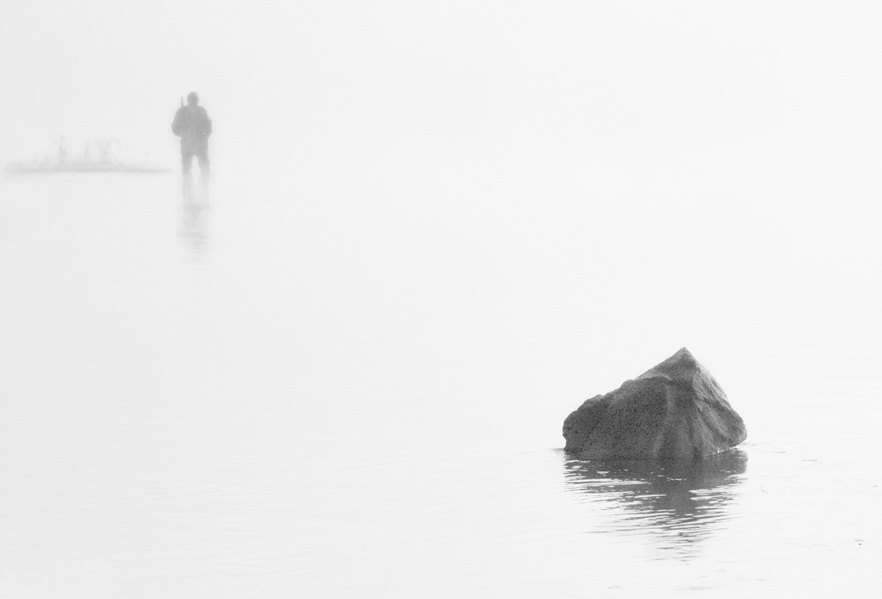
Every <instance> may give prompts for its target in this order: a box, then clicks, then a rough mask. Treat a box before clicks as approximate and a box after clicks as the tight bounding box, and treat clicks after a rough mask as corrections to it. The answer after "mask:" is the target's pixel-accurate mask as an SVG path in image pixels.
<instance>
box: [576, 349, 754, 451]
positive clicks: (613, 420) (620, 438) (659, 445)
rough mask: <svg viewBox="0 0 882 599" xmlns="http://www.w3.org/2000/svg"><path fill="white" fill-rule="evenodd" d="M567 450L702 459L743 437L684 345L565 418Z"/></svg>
mask: <svg viewBox="0 0 882 599" xmlns="http://www.w3.org/2000/svg"><path fill="white" fill-rule="evenodd" d="M563 435H564V438H565V439H566V442H567V443H566V447H565V449H566V450H567V451H568V452H570V453H573V454H575V457H577V458H580V459H586V460H596V459H676V460H700V459H702V458H704V457H707V456H710V455H713V454H715V453H719V452H721V451H726V450H727V449H731V448H732V447H735V446H736V445H738V444H739V443H741V442H742V441H744V439H746V438H747V429H746V428H745V426H744V421H743V420H741V416H739V415H738V413H737V412H736V411H735V410H733V409H732V406H730V405H729V401H728V400H727V399H726V394H725V393H724V392H723V389H722V388H720V385H719V384H718V383H717V381H715V380H714V377H712V376H711V374H710V372H708V371H707V369H705V368H704V366H702V365H701V364H699V363H698V361H696V359H695V358H694V357H692V354H691V353H689V350H687V349H686V348H685V347H684V348H683V349H681V350H680V351H678V352H677V353H675V354H674V355H673V356H671V357H670V358H668V359H667V360H665V361H664V362H662V363H661V364H659V365H658V366H656V367H655V368H652V369H651V370H648V371H646V372H644V373H643V374H641V375H640V376H639V377H637V378H636V379H634V380H629V381H625V382H624V383H622V386H621V387H619V388H618V389H616V390H615V391H613V392H611V393H607V394H606V395H598V396H597V397H593V398H591V399H589V400H587V401H585V403H583V404H582V405H581V406H580V407H579V409H578V410H576V411H575V412H573V413H572V414H570V415H569V416H568V417H567V419H566V420H565V421H564V425H563Z"/></svg>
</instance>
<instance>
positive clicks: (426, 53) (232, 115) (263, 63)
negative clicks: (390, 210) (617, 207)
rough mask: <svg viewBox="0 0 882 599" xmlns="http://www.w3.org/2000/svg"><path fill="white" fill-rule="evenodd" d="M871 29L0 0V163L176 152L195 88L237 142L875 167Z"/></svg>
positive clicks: (514, 13) (733, 15) (772, 5)
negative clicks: (814, 161) (75, 143)
mask: <svg viewBox="0 0 882 599" xmlns="http://www.w3.org/2000/svg"><path fill="white" fill-rule="evenodd" d="M880 25H882V6H880V5H879V4H878V3H877V2H847V3H842V2H823V3H819V2H765V1H763V2H699V1H694V2H681V1H678V2H658V1H651V2H584V1H582V2H547V1H543V2H512V1H506V2H473V1H467V2H457V1H449V2H443V3H419V2H417V3H415V2H404V1H401V2H389V1H386V2H333V1H332V2H328V1H323V2H308V3H304V2H259V1H258V2H224V3H214V2H169V1H166V0H154V1H151V2H131V1H119V0H116V1H111V0H81V1H77V2H68V1H47V0H7V1H6V2H4V8H3V18H2V19H0V52H2V56H3V57H4V58H3V60H2V61H0V80H2V81H3V82H4V88H5V91H4V93H3V94H2V99H0V102H2V104H0V119H2V121H0V123H2V127H0V130H2V131H3V134H2V138H3V140H2V144H0V159H3V160H4V161H6V160H10V159H21V158H26V157H27V153H28V152H29V151H33V148H34V147H35V146H37V147H42V146H43V145H45V144H47V143H49V144H50V145H51V143H52V140H54V139H57V137H58V136H60V135H62V134H65V135H68V136H69V137H73V138H79V137H83V138H97V137H115V138H123V139H124V140H125V141H127V142H128V143H131V144H134V145H139V146H144V147H146V148H149V149H151V150H158V151H164V150H166V149H168V148H169V147H170V148H172V149H173V147H174V145H173V141H174V140H172V139H169V132H168V122H167V121H170V118H171V116H170V115H171V114H172V113H173V112H174V109H175V108H176V106H177V104H178V101H179V97H180V96H181V95H185V94H186V93H187V92H188V91H190V90H191V89H195V90H198V91H199V92H200V93H201V95H202V98H203V104H204V105H205V106H206V107H207V108H208V109H209V110H210V112H211V114H212V116H213V118H214V119H215V121H216V125H217V127H218V134H219V135H221V134H222V133H230V134H232V133H235V135H234V136H231V137H230V139H233V138H235V139H237V142H238V143H240V144H242V145H248V144H252V145H253V144H257V143H261V142H262V143H267V142H271V143H274V142H277V141H280V140H283V139H286V138H287V139H293V140H298V139H301V140H302V139H310V140H311V141H316V142H317V141H318V140H325V141H326V142H327V141H328V140H329V139H333V140H336V141H339V142H340V143H344V144H345V143H349V144H361V143H365V144H370V145H371V146H372V147H373V148H375V150H379V151H382V150H383V149H384V147H383V144H384V141H385V142H389V143H395V142H402V143H403V142H407V143H411V142H412V143H415V144H417V145H418V146H423V148H424V149H426V148H428V147H429V146H434V147H436V148H453V149H454V150H455V149H456V148H457V147H458V146H471V147H475V146H476V145H477V146H484V147H490V148H496V147H505V148H509V149H511V148H513V147H517V146H521V147H522V148H523V149H524V150H525V151H527V152H530V151H533V150H534V149H535V148H537V147H542V148H543V149H545V150H547V151H551V152H560V153H561V154H562V155H565V156H574V155H577V154H580V153H581V154H583V156H584V155H586V154H589V155H594V154H598V155H606V156H610V155H613V156H615V155H618V153H625V154H627V155H628V156H631V157H634V156H635V155H636V156H639V157H643V158H645V159H646V160H648V161H654V162H658V161H665V160H667V159H670V158H671V157H672V156H677V155H683V154H687V155H689V156H692V157H694V158H695V159H697V160H701V161H704V160H710V158H711V157H714V158H715V159H716V160H719V161H724V162H725V161H729V160H733V159H739V158H740V159H745V160H750V159H751V157H750V156H747V155H742V154H741V152H745V153H749V154H754V153H759V154H763V153H768V154H770V155H775V156H777V157H778V158H784V159H785V160H788V155H789V158H790V159H793V157H794V156H799V155H801V154H802V153H803V152H805V151H806V148H807V147H810V148H812V149H813V150H817V151H818V152H822V153H823V152H826V153H830V154H837V153H838V154H841V153H842V152H845V153H852V152H855V153H858V154H862V155H865V156H867V157H868V160H870V161H871V162H872V161H873V159H872V158H870V157H869V155H870V154H871V153H873V154H878V151H879V144H878V142H877V140H878V139H879V138H880V133H882V119H880V116H879V114H880V107H882V86H880V83H879V73H880V69H879V66H880V60H882V53H880V49H882V44H880V42H879V35H878V32H879V31H880V30H882V29H880ZM217 139H219V138H217ZM347 140H348V141H347ZM295 143H296V142H295ZM237 148H238V149H239V150H242V151H243V152H245V151H246V149H245V148H243V147H241V146H239V145H237ZM273 149H274V150H275V149H276V148H273ZM22 153H24V154H25V156H21V154H22ZM666 156H667V158H666Z"/></svg>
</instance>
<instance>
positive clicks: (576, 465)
mask: <svg viewBox="0 0 882 599" xmlns="http://www.w3.org/2000/svg"><path fill="white" fill-rule="evenodd" d="M746 469H747V454H746V453H744V452H743V451H741V450H739V449H731V450H729V451H726V452H723V453H721V454H718V455H715V456H711V457H709V458H706V459H704V460H699V461H695V462H679V461H673V460H670V461H669V460H642V461H640V460H634V461H632V460H616V461H597V460H592V461H583V460H569V459H568V460H567V461H566V473H565V476H566V483H567V490H568V491H571V492H573V493H578V494H579V496H580V497H582V498H583V499H585V500H586V501H588V502H590V503H592V504H595V505H599V506H600V507H601V508H613V509H612V510H609V509H606V510H605V511H606V512H607V515H609V516H611V519H610V520H609V521H608V522H607V523H605V524H604V525H603V527H602V528H601V529H597V530H595V531H593V532H607V533H610V532H615V531H622V532H631V531H635V532H642V533H645V534H647V535H648V536H650V537H652V538H654V539H656V540H659V541H662V543H663V548H664V549H668V550H674V551H675V553H677V554H678V555H677V557H684V554H685V555H688V554H690V553H691V552H692V550H693V547H692V546H693V545H694V543H695V541H699V540H701V539H704V538H707V537H708V536H710V535H711V534H712V533H713V532H714V531H715V530H717V529H718V528H719V527H721V526H722V525H723V523H724V522H725V521H726V520H728V519H729V518H730V517H731V515H730V513H729V512H730V509H729V508H730V507H731V503H732V499H733V497H734V495H735V490H736V489H737V486H738V484H739V483H740V481H741V475H742V474H744V472H745V470H746ZM672 557H673V556H672Z"/></svg>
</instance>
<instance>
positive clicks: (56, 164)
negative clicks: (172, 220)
mask: <svg viewBox="0 0 882 599" xmlns="http://www.w3.org/2000/svg"><path fill="white" fill-rule="evenodd" d="M99 150H100V156H99V157H98V158H92V157H91V153H90V151H89V146H88V145H86V148H85V150H84V151H83V154H82V155H81V156H78V157H70V156H68V152H67V148H66V147H65V146H64V139H62V140H61V143H60V144H59V146H58V155H57V156H56V157H55V158H48V157H46V158H42V159H38V160H32V161H30V162H13V163H10V164H7V165H6V172H8V173H21V174H31V173H167V172H170V171H171V169H167V168H162V167H158V166H155V165H151V164H148V163H147V162H143V163H134V162H124V161H120V160H117V159H115V158H114V157H113V156H112V155H111V152H110V144H109V143H107V142H101V143H99Z"/></svg>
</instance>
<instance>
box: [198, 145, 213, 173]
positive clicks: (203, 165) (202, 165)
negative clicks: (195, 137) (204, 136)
mask: <svg viewBox="0 0 882 599" xmlns="http://www.w3.org/2000/svg"><path fill="white" fill-rule="evenodd" d="M196 157H197V158H198V159H199V170H200V171H201V172H202V176H203V177H207V176H208V173H209V172H210V170H211V168H210V166H209V163H208V150H203V151H202V152H199V153H198V154H196Z"/></svg>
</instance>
